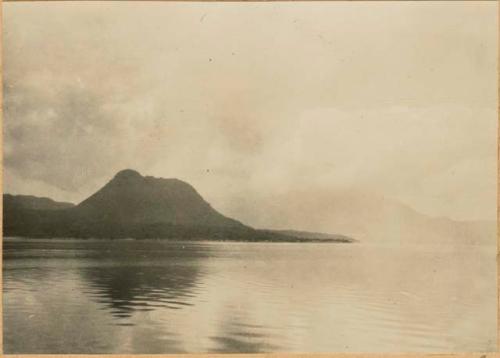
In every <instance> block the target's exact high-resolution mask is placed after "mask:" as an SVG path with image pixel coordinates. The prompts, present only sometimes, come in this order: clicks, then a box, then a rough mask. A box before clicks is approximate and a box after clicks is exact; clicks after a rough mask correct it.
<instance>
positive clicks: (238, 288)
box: [3, 239, 496, 353]
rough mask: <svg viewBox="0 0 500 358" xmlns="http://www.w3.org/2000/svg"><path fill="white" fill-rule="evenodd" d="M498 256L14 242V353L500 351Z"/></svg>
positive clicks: (10, 268) (7, 269) (9, 341)
mask: <svg viewBox="0 0 500 358" xmlns="http://www.w3.org/2000/svg"><path fill="white" fill-rule="evenodd" d="M494 252H495V248H477V247H462V248H460V247H457V248H437V247H428V248H426V247H413V248H402V247H377V246H369V245H362V244H349V245H346V244H344V245H339V244H299V243H294V244H272V243H207V242H191V243H188V242H164V241H133V240H131V241H119V240H115V241H113V240H101V241H84V240H66V241H64V240H26V239H5V240H4V270H3V275H4V276H3V277H4V287H3V290H4V349H5V352H6V353H182V352H190V353H195V352H244V353H250V352H328V351H330V352H331V351H336V352H352V351H356V352H363V351H365V352H368V351H379V352H388V351H406V352H408V351H414V352H429V351H442V352H451V351H493V350H496V343H495V341H496V338H495V337H496V320H495V317H496V299H495V297H496V285H495V282H496V266H495V253H494Z"/></svg>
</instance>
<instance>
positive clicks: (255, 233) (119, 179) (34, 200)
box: [3, 169, 354, 243]
mask: <svg viewBox="0 0 500 358" xmlns="http://www.w3.org/2000/svg"><path fill="white" fill-rule="evenodd" d="M3 200H4V216H3V228H4V236H23V237H38V238H70V237H71V238H136V239H153V238H163V239H198V240H239V241H328V242H346V243H347V242H353V241H354V240H353V239H351V238H349V237H347V236H343V235H329V234H316V233H310V232H301V231H293V230H290V231H274V230H256V229H254V228H251V227H250V226H247V225H244V224H242V223H241V222H239V221H237V220H234V219H231V218H229V217H226V216H224V215H222V214H220V213H219V212H218V211H216V210H215V209H214V208H212V207H211V205H210V204H209V203H208V202H206V201H205V200H204V199H203V198H202V197H201V195H200V194H198V192H197V191H196V190H195V189H194V188H193V187H192V186H191V185H189V184H188V183H186V182H183V181H181V180H178V179H163V178H155V177H151V176H142V175H141V174H139V173H138V172H136V171H134V170H130V169H126V170H122V171H120V172H118V173H117V174H116V175H115V176H114V178H113V179H112V180H111V181H109V182H108V183H107V184H106V185H105V186H104V187H102V188H101V189H100V190H98V191H97V192H96V193H94V194H93V195H91V196H90V197H89V198H87V199H86V200H84V201H82V202H81V203H80V204H78V205H73V204H71V203H60V202H56V201H53V200H51V199H49V198H38V197H34V196H25V195H10V194H4V196H3Z"/></svg>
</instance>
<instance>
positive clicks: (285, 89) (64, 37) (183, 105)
mask: <svg viewBox="0 0 500 358" xmlns="http://www.w3.org/2000/svg"><path fill="white" fill-rule="evenodd" d="M497 7H498V5H497V3H496V2H443V3H437V2H436V3H434V2H423V3H418V2H402V3H399V2H389V3H383V2H370V3H366V2H346V3H341V2H331V3H329V2H320V3H311V2H308V3H288V2H279V3H203V4H202V3H169V2H151V3H140V2H119V3H104V2H88V3H86V2H79V3H73V2H43V3H36V2H28V3H4V4H3V8H4V24H3V26H4V29H3V31H4V33H3V39H4V54H3V56H4V96H5V98H4V111H5V115H4V187H5V189H4V191H6V192H11V193H23V194H34V195H39V196H50V197H52V198H54V199H56V200H69V201H74V202H78V201H80V200H82V199H84V198H85V197H86V196H88V195H89V194H91V193H92V192H93V191H95V190H96V189H98V188H99V187H100V186H102V185H103V184H104V183H105V182H106V181H107V180H109V179H110V178H111V177H112V176H113V175H114V173H115V172H116V171H118V170H120V169H123V168H134V169H136V170H138V171H140V172H141V173H142V174H147V175H154V176H162V177H177V178H179V179H183V180H186V181H188V182H190V183H191V184H192V185H194V186H195V187H196V188H197V189H198V191H199V192H200V193H201V194H202V195H203V196H204V197H205V198H206V199H207V200H208V201H209V202H211V203H212V204H213V205H214V207H216V208H217V206H218V204H220V205H222V204H224V202H225V201H226V200H229V198H231V197H234V196H236V195H248V196H250V197H251V196H252V195H255V194H257V193H258V194H259V195H261V196H262V195H273V193H278V192H279V193H283V192H285V193H286V192H288V191H291V190H294V189H297V188H304V187H306V188H308V189H311V188H312V189H314V188H317V189H318V190H327V191H342V190H362V191H365V192H373V193H381V194H383V195H386V196H389V197H392V198H395V199H398V200H400V201H402V202H404V203H406V204H409V205H410V206H412V207H414V208H415V209H417V210H419V211H421V212H423V213H426V214H429V215H438V216H449V217H451V218H457V219H493V218H494V217H495V207H496V201H495V200H496V133H497V132H496V128H497V115H496V107H497V97H496V88H497V73H496V65H497V64H496V60H497V13H498V8H497Z"/></svg>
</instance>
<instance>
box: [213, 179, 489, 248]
mask: <svg viewBox="0 0 500 358" xmlns="http://www.w3.org/2000/svg"><path fill="white" fill-rule="evenodd" d="M222 203H223V205H222V207H221V209H222V210H223V211H224V212H226V213H229V214H230V215H233V216H237V217H239V218H241V219H242V220H245V222H248V223H250V224H251V225H253V226H254V227H267V228H273V229H278V228H291V229H297V230H299V229H300V230H310V231H320V232H330V231H331V230H334V231H335V232H341V233H343V234H344V235H347V236H350V237H355V238H356V239H359V241H361V242H363V243H389V244H391V245H398V244H403V245H408V244H416V245H421V244H433V245H435V244H438V245H455V244H465V245H496V242H497V234H496V232H497V231H496V230H497V225H496V222H495V221H494V220H491V221H487V220H483V221H479V220H477V221H473V220H469V221H467V220H452V219H449V218H445V217H431V216H428V215H425V214H422V213H420V212H418V211H416V210H414V209H413V208H411V207H409V206H407V205H405V204H403V203H401V202H399V201H397V200H395V199H392V198H388V197H385V196H381V195H376V194H373V193H367V192H361V191H359V190H344V191H334V190H329V189H322V190H321V189H317V188H314V189H312V188H311V189H309V188H303V189H301V190H293V191H286V192H283V193H279V194H278V193H277V194H274V195H272V196H265V195H252V196H251V197H250V196H249V195H245V194H244V193H243V194H242V195H241V196H239V197H233V198H232V200H231V201H225V202H224V201H222ZM256 207H257V208H259V210H255V208H256Z"/></svg>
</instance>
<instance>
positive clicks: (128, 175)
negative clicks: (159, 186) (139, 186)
mask: <svg viewBox="0 0 500 358" xmlns="http://www.w3.org/2000/svg"><path fill="white" fill-rule="evenodd" d="M142 178H143V176H142V175H141V173H139V172H138V171H136V170H133V169H123V170H120V171H119V172H118V173H116V175H115V179H142Z"/></svg>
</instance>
